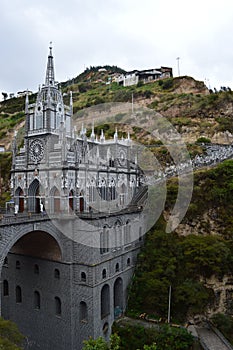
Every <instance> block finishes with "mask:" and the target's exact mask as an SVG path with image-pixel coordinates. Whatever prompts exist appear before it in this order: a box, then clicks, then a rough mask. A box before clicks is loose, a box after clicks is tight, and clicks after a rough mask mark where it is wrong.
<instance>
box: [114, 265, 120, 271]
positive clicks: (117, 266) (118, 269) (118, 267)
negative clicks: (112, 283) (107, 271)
mask: <svg viewBox="0 0 233 350" xmlns="http://www.w3.org/2000/svg"><path fill="white" fill-rule="evenodd" d="M119 271H120V266H119V263H116V267H115V272H119Z"/></svg>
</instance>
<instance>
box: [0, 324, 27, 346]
mask: <svg viewBox="0 0 233 350" xmlns="http://www.w3.org/2000/svg"><path fill="white" fill-rule="evenodd" d="M23 340H24V336H23V335H22V334H21V333H20V332H19V330H18V328H17V326H16V324H15V323H13V322H11V321H6V320H4V319H2V318H0V350H20V349H22V348H21V346H22V343H23Z"/></svg>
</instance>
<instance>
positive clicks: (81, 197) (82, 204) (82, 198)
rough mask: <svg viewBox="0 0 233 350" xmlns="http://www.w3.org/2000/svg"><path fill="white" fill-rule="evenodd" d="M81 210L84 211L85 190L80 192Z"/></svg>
mask: <svg viewBox="0 0 233 350" xmlns="http://www.w3.org/2000/svg"><path fill="white" fill-rule="evenodd" d="M79 211H80V212H81V213H82V212H83V211H84V197H83V192H80V194H79Z"/></svg>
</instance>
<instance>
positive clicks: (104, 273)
mask: <svg viewBox="0 0 233 350" xmlns="http://www.w3.org/2000/svg"><path fill="white" fill-rule="evenodd" d="M106 277H107V271H106V269H103V271H102V278H103V279H104V278H106Z"/></svg>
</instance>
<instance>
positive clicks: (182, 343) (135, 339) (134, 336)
mask: <svg viewBox="0 0 233 350" xmlns="http://www.w3.org/2000/svg"><path fill="white" fill-rule="evenodd" d="M113 332H114V334H113V335H112V336H111V338H110V343H109V344H108V343H107V342H106V341H105V340H104V339H103V338H101V337H100V338H98V339H96V340H93V339H89V340H87V341H84V347H83V350H126V349H127V350H165V349H167V350H189V349H190V348H191V346H192V344H193V337H192V336H191V334H190V333H188V332H187V330H186V329H184V328H173V327H170V326H168V325H163V326H160V328H158V327H157V328H146V327H143V326H142V325H132V322H131V323H129V322H127V321H126V320H123V321H121V322H120V323H114V325H113Z"/></svg>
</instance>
